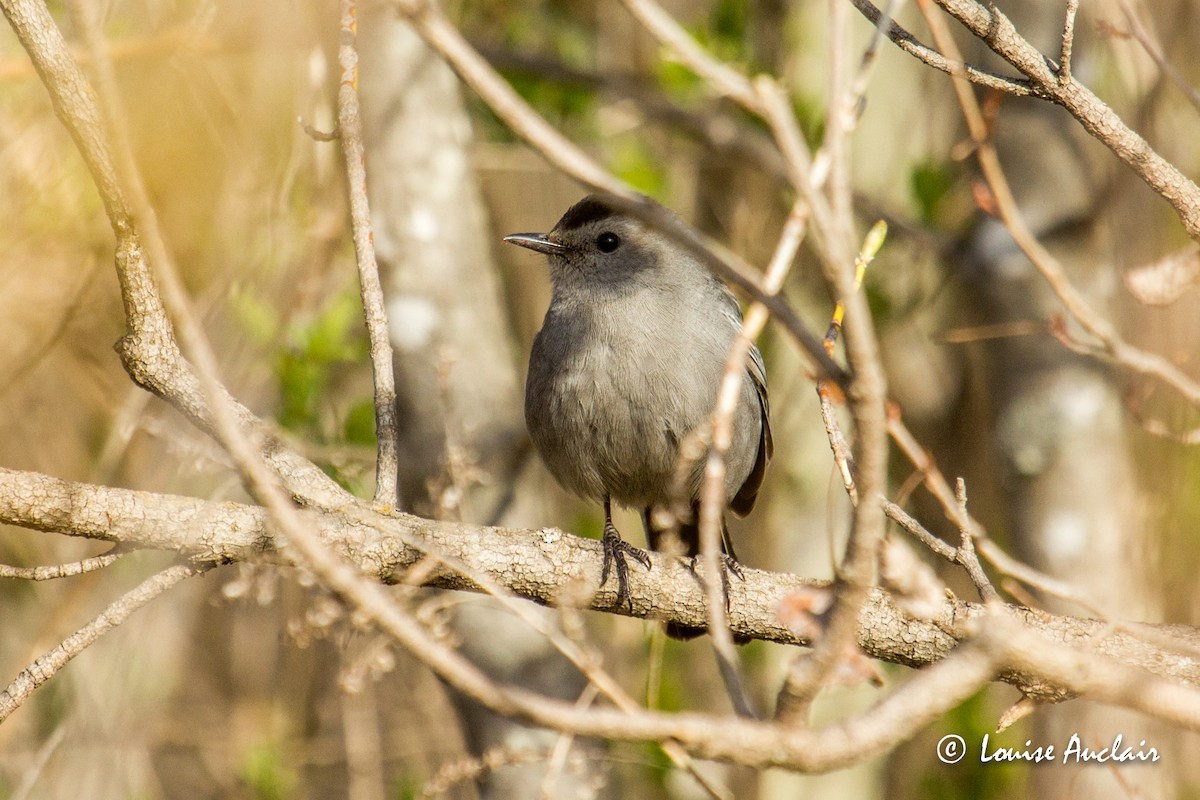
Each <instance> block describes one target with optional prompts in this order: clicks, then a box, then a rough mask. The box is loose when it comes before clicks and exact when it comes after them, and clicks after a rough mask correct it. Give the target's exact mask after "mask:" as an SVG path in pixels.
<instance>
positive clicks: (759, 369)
mask: <svg viewBox="0 0 1200 800" xmlns="http://www.w3.org/2000/svg"><path fill="white" fill-rule="evenodd" d="M721 294H722V297H723V299H724V302H723V303H722V304H721V312H722V314H723V315H724V316H725V318H726V319H727V320H729V322H730V324H731V325H733V326H734V328H735V329H740V328H741V327H742V308H741V306H739V305H738V301H737V298H736V297H734V296H733V293H732V292H730V291H729V289H728V288H727V287H726V286H725V285H724V284H721ZM746 372H747V373H748V374H749V375H750V380H751V382H753V384H754V393H755V394H756V395H758V409H759V413H760V415H761V416H760V419H761V422H762V427H761V429H760V431H759V437H758V455H757V456H756V457H755V459H754V468H753V469H751V470H750V474H749V475H747V476H746V480H745V482H744V483H742V485H741V488H739V489H738V491H737V494H736V495H734V498H733V502H731V503H730V504H729V507H730V508H732V509H733V512H734V513H735V514H737V515H738V516H742V517H744V516H745V515H747V514H749V513H750V510H751V509H752V508H754V501H755V500H757V499H758V490H759V488H760V487H762V482H763V478H764V477H765V476H766V474H767V462H768V461H770V460H771V455H772V453H773V452H774V450H775V441H774V439H773V438H772V437H771V404H770V400H769V399H768V398H767V367H766V364H764V363H763V357H762V353H760V352H759V350H758V346H757V345H754V344H751V345H750V352H749V354H748V358H747V364H746Z"/></svg>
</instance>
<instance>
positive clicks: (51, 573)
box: [0, 549, 129, 581]
mask: <svg viewBox="0 0 1200 800" xmlns="http://www.w3.org/2000/svg"><path fill="white" fill-rule="evenodd" d="M127 555H129V552H128V551H121V552H118V551H117V550H116V549H114V550H112V551H110V552H107V553H101V554H100V555H98V556H92V557H91V558H85V559H83V560H81V561H72V562H69V563H66V564H54V565H53V566H46V567H10V566H9V565H7V564H0V578H16V579H19V580H25V581H50V580H56V579H58V578H73V577H75V576H76V575H83V574H84V573H87V572H95V571H96V570H99V569H104V568H105V567H107V566H108V565H109V564H112V563H113V562H115V561H116V560H117V559H118V558H121V557H122V556H127Z"/></svg>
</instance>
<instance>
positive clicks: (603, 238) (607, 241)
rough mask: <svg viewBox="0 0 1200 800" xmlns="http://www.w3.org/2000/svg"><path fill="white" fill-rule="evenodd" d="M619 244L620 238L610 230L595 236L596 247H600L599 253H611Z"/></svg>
mask: <svg viewBox="0 0 1200 800" xmlns="http://www.w3.org/2000/svg"><path fill="white" fill-rule="evenodd" d="M620 246H621V240H620V239H618V238H617V235H616V234H615V233H613V232H612V231H605V232H604V233H602V234H600V235H599V236H597V237H596V247H598V248H600V252H601V253H611V252H612V251H613V250H616V249H617V248H618V247H620Z"/></svg>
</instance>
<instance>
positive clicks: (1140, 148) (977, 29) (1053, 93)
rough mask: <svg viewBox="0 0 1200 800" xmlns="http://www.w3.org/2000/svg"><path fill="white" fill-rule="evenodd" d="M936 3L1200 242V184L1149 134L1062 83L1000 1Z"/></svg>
mask: <svg viewBox="0 0 1200 800" xmlns="http://www.w3.org/2000/svg"><path fill="white" fill-rule="evenodd" d="M860 1H861V0H852V2H860ZM935 2H936V3H937V5H939V6H940V7H941V8H943V9H944V10H945V11H946V12H948V13H949V14H950V15H951V16H952V17H954V18H955V19H956V20H958V21H959V22H960V23H962V25H963V26H965V27H966V28H967V30H969V31H970V32H971V33H972V34H974V35H975V36H976V37H977V38H979V39H980V40H981V41H983V42H984V43H985V44H986V45H987V46H988V47H989V48H991V50H992V52H994V53H995V54H996V55H998V56H1000V57H1001V58H1003V59H1004V60H1005V61H1007V62H1008V63H1009V64H1011V65H1012V66H1013V67H1015V68H1016V69H1017V70H1019V71H1020V72H1021V73H1022V74H1023V75H1025V77H1026V78H1028V79H1029V81H1030V85H1031V87H1032V88H1033V90H1034V93H1035V94H1036V95H1037V96H1038V97H1041V98H1043V99H1046V100H1049V101H1051V102H1053V103H1055V104H1057V105H1060V106H1062V107H1063V108H1065V109H1066V110H1067V111H1068V112H1069V113H1070V114H1071V116H1073V117H1075V119H1076V120H1077V121H1078V122H1079V123H1080V124H1081V125H1082V126H1083V128H1084V130H1086V131H1087V132H1088V133H1089V134H1091V135H1092V136H1094V137H1095V138H1096V139H1098V140H1100V142H1102V143H1103V144H1104V146H1105V147H1107V148H1108V149H1109V150H1110V151H1111V152H1112V153H1113V155H1115V156H1116V157H1117V158H1119V159H1120V160H1121V161H1122V162H1123V163H1124V164H1125V165H1126V166H1128V167H1129V168H1130V169H1132V170H1133V171H1134V173H1136V174H1137V175H1138V177H1140V178H1141V179H1142V181H1143V182H1145V184H1146V185H1147V186H1149V187H1150V188H1152V189H1153V190H1154V191H1156V192H1158V193H1159V195H1161V196H1162V197H1163V199H1165V200H1166V201H1167V202H1168V203H1170V205H1171V207H1172V208H1173V209H1174V210H1175V213H1176V214H1177V215H1178V217H1179V221H1180V222H1181V223H1182V224H1183V227H1184V230H1186V231H1187V234H1188V236H1190V237H1191V238H1192V239H1194V240H1196V241H1200V186H1198V185H1197V184H1196V182H1195V181H1193V180H1192V179H1191V178H1190V177H1188V176H1187V175H1185V174H1184V173H1183V172H1182V171H1181V170H1180V169H1179V168H1178V167H1176V166H1175V165H1174V164H1172V163H1171V162H1169V161H1167V160H1166V159H1165V158H1163V157H1162V156H1161V155H1160V154H1159V153H1157V152H1156V151H1155V150H1154V148H1153V147H1151V146H1150V143H1149V142H1147V141H1146V139H1145V138H1144V137H1143V136H1141V135H1140V134H1138V133H1137V132H1136V131H1134V130H1133V129H1132V128H1130V127H1129V126H1128V125H1126V124H1125V122H1124V121H1123V120H1122V119H1121V118H1120V116H1118V115H1117V113H1116V112H1115V111H1113V109H1112V108H1111V107H1110V106H1108V105H1107V104H1105V103H1104V102H1103V101H1102V100H1101V99H1100V98H1099V97H1097V96H1096V95H1095V93H1094V92H1092V91H1091V90H1090V89H1088V88H1087V87H1086V86H1084V85H1083V84H1081V83H1079V81H1078V80H1076V79H1075V78H1073V77H1072V78H1071V80H1070V81H1067V82H1065V83H1063V82H1060V81H1059V79H1058V78H1059V76H1058V71H1057V70H1056V69H1055V68H1054V66H1053V62H1052V60H1051V59H1048V58H1046V56H1045V55H1043V54H1042V53H1041V52H1040V51H1039V50H1038V49H1037V48H1036V47H1034V46H1033V45H1032V44H1031V43H1030V42H1029V40H1027V39H1025V38H1024V37H1023V36H1021V34H1020V33H1019V32H1018V31H1017V29H1016V27H1015V26H1014V25H1013V24H1012V21H1011V20H1009V19H1008V17H1006V16H1005V15H1004V13H1003V12H1001V11H1000V9H999V8H998V7H997V5H996V4H995V3H988V4H987V5H983V4H981V3H978V2H976V0H935ZM923 7H927V4H923ZM927 18H928V15H927ZM936 24H938V25H939V26H940V28H941V31H942V32H941V33H939V34H938V35H937V36H935V38H934V41H935V42H937V43H938V47H939V49H942V50H943V52H945V53H946V54H947V55H948V56H951V57H952V58H953V57H954V56H955V55H956V53H957V48H955V47H954V44H953V41H952V40H949V41H948V37H946V36H945V35H944V34H945V26H944V25H943V24H942V23H940V22H939V23H936ZM938 37H941V39H940V40H939V38H938ZM952 74H956V75H958V76H959V78H960V79H961V80H963V81H966V80H969V77H968V76H967V75H966V74H965V73H964V72H963V70H962V68H961V61H958V62H955V67H954V70H953V71H952ZM977 141H978V139H977Z"/></svg>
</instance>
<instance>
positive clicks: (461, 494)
mask: <svg viewBox="0 0 1200 800" xmlns="http://www.w3.org/2000/svg"><path fill="white" fill-rule="evenodd" d="M367 14H369V15H370V19H369V20H367V19H364V22H363V24H362V25H361V27H360V31H361V32H362V38H361V44H360V54H361V59H362V71H361V84H362V95H363V111H364V118H363V124H364V136H365V140H366V141H365V144H366V151H367V171H368V187H369V192H370V201H371V208H372V213H373V215H374V219H373V223H374V229H375V246H376V250H377V253H378V258H379V263H380V267H381V270H382V272H383V275H382V280H383V285H384V292H385V296H386V301H387V310H388V317H389V324H390V326H391V340H392V345H393V346H394V347H395V351H396V355H395V364H396V377H397V380H396V383H397V394H398V401H397V405H398V416H399V421H400V422H399V424H400V453H401V456H400V472H401V486H400V504H401V506H402V507H403V508H405V509H407V510H411V511H414V512H415V513H419V514H424V515H429V516H437V517H447V516H450V517H458V518H462V519H466V520H469V521H474V522H489V521H493V520H496V519H497V518H498V517H499V516H501V515H502V514H503V512H504V510H505V509H506V508H507V506H508V504H509V503H508V501H509V499H510V498H511V495H512V491H513V486H514V482H515V481H516V478H517V475H516V473H517V470H518V467H519V466H520V464H521V462H522V460H523V455H524V454H525V453H527V452H528V447H527V445H526V434H525V428H524V422H523V418H522V412H521V408H522V395H521V390H520V387H519V373H518V371H517V368H516V363H517V362H516V360H515V353H514V352H513V347H512V340H513V337H512V333H511V331H510V330H509V323H508V320H507V318H506V316H505V313H504V304H503V296H502V291H501V286H500V281H499V277H498V274H497V272H496V269H495V267H494V265H493V263H492V258H491V248H490V246H489V237H490V236H491V231H490V230H489V226H488V222H487V217H486V213H485V209H484V205H483V202H482V199H481V195H480V191H479V187H478V185H477V183H476V173H475V171H474V169H473V167H472V164H471V160H470V145H471V141H472V135H471V124H470V120H469V119H468V117H467V114H466V110H465V108H464V105H463V99H462V95H461V90H460V85H459V82H458V79H457V78H456V77H455V75H454V74H453V73H452V72H451V71H450V70H449V68H447V67H446V65H445V64H444V63H443V62H442V61H441V60H440V59H439V58H437V57H436V56H435V55H433V54H431V53H430V52H429V51H428V50H427V49H426V47H425V46H424V45H423V44H422V43H421V41H420V39H419V38H418V37H417V36H416V35H415V34H414V33H413V32H412V31H411V30H410V29H409V28H408V26H407V25H406V24H405V23H403V22H401V21H400V19H399V18H398V17H397V15H396V14H395V12H394V11H392V10H391V9H390V8H389V7H387V6H384V5H378V6H373V7H372V8H371V9H370V10H369V11H368V12H367ZM364 16H366V15H364ZM456 625H457V629H458V632H459V634H460V636H461V637H462V639H463V642H464V645H463V646H464V649H466V650H467V651H468V652H469V654H470V657H471V658H472V659H473V660H474V661H475V662H476V663H477V664H479V665H480V666H481V667H482V668H483V669H485V670H487V671H489V672H491V673H492V674H493V675H494V676H495V677H496V678H498V679H500V680H503V681H508V682H518V683H520V682H522V681H525V682H536V685H537V688H538V689H539V690H540V691H548V692H550V693H552V694H557V695H558V696H560V697H563V698H566V699H572V700H573V699H575V698H576V697H578V696H579V693H580V692H582V691H583V688H584V681H583V680H582V678H581V676H580V675H579V673H578V671H577V670H575V669H574V667H572V666H571V665H570V664H569V663H568V662H566V660H565V659H564V658H562V657H561V656H560V655H559V654H558V653H557V652H555V651H554V650H553V649H552V648H550V647H549V645H548V644H547V643H546V642H545V640H544V639H543V638H542V637H541V636H540V635H538V634H536V633H534V632H532V630H531V629H530V628H529V627H528V626H527V625H525V624H524V623H523V622H520V621H519V620H516V619H515V618H514V617H513V616H512V615H511V614H510V613H508V612H507V611H504V610H503V609H500V608H499V607H498V606H496V605H495V604H492V603H490V602H488V601H486V600H484V599H482V598H473V599H472V600H471V601H469V602H466V603H463V604H461V605H460V606H458V610H457V612H456ZM529 685H530V688H533V685H532V683H530V684H529ZM450 699H451V700H452V701H453V702H454V703H455V704H456V705H457V707H458V709H459V712H460V714H461V717H462V719H463V721H464V725H465V734H466V737H467V740H468V744H469V746H470V747H471V749H472V751H473V752H474V753H475V755H477V756H478V755H480V754H482V753H483V752H484V751H485V750H488V749H489V748H493V747H497V746H501V747H506V748H509V749H512V750H523V749H528V748H531V747H532V748H544V749H546V750H549V749H550V748H551V747H552V746H553V745H554V742H555V741H556V740H557V738H558V737H557V734H554V733H552V732H549V731H535V730H530V729H528V728H525V727H524V726H521V725H518V724H516V723H514V722H511V721H509V720H505V719H501V718H499V717H496V716H495V715H493V714H491V713H490V712H488V711H486V710H484V709H483V708H481V707H479V706H477V705H475V704H473V703H470V702H468V701H465V700H463V699H462V698H459V697H456V696H455V697H451V698H450ZM424 701H427V702H437V703H445V702H446V698H445V697H440V698H435V699H429V698H426V699H425V700H424ZM447 718H449V716H447ZM581 746H582V745H579V744H577V745H576V748H577V749H578V748H580V747H581ZM447 760H448V761H449V760H452V759H450V758H448V759H447ZM572 763H573V764H575V766H574V767H568V768H567V769H564V770H563V771H562V774H561V775H560V777H559V778H558V782H557V784H556V785H555V789H554V794H553V796H556V797H558V796H562V797H568V796H569V797H590V796H593V795H594V788H593V785H594V784H595V783H596V781H594V780H593V779H592V778H591V776H590V775H589V774H588V773H587V770H588V769H590V768H591V767H590V765H595V764H596V763H599V762H598V761H597V760H596V759H589V760H588V765H589V766H588V767H586V768H579V767H578V764H576V763H575V762H572ZM545 769H546V765H545V761H544V760H543V761H542V762H541V763H535V764H530V765H524V766H517V767H507V768H503V769H500V770H497V771H495V772H493V773H491V774H485V775H484V776H482V778H481V790H482V792H483V796H486V797H497V798H506V797H531V798H532V797H537V796H538V793H539V787H540V784H541V781H542V778H543V775H544V773H545Z"/></svg>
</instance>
